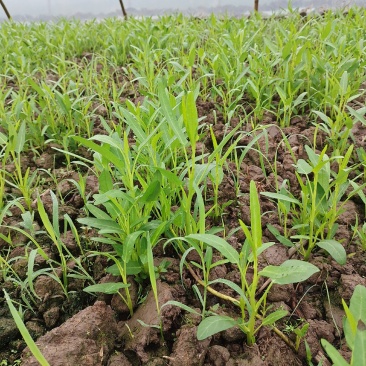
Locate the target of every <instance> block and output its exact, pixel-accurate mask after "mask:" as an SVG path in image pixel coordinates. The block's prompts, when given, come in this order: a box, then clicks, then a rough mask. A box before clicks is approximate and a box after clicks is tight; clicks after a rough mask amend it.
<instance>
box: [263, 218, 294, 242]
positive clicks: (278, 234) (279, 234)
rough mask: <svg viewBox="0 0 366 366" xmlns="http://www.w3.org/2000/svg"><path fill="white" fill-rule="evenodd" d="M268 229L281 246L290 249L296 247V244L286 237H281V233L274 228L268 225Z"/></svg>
mask: <svg viewBox="0 0 366 366" xmlns="http://www.w3.org/2000/svg"><path fill="white" fill-rule="evenodd" d="M267 228H268V230H269V231H270V232H271V233H272V234H273V235H274V237H275V238H276V240H278V241H279V242H280V243H281V244H283V245H285V246H286V247H289V248H291V247H293V246H294V243H293V242H292V241H291V240H290V239H287V238H286V237H285V236H283V235H281V233H280V232H279V231H278V230H277V229H276V228H275V227H274V226H272V225H271V224H267Z"/></svg>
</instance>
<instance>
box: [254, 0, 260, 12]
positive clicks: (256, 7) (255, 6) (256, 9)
mask: <svg viewBox="0 0 366 366" xmlns="http://www.w3.org/2000/svg"><path fill="white" fill-rule="evenodd" d="M258 5H259V0H254V11H258Z"/></svg>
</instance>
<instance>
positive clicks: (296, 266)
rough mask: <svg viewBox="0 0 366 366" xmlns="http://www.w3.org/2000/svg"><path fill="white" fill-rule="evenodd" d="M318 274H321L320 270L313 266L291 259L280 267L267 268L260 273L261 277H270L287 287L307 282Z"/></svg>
mask: <svg viewBox="0 0 366 366" xmlns="http://www.w3.org/2000/svg"><path fill="white" fill-rule="evenodd" d="M316 272H319V268H318V267H316V266H314V265H313V264H311V263H308V262H304V261H299V260H296V259H290V260H287V261H286V262H284V263H282V264H281V265H280V266H267V267H266V268H264V269H263V270H262V271H260V272H259V275H261V276H264V277H269V278H271V279H272V280H273V282H274V283H277V284H279V285H287V284H289V283H296V282H301V281H305V280H307V279H308V278H309V277H310V276H312V275H313V274H314V273H316Z"/></svg>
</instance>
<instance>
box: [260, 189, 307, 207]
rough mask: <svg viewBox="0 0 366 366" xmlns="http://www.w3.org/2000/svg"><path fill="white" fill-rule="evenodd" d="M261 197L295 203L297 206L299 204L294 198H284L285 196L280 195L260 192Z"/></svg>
mask: <svg viewBox="0 0 366 366" xmlns="http://www.w3.org/2000/svg"><path fill="white" fill-rule="evenodd" d="M261 195H262V196H266V197H269V198H274V199H276V200H278V201H286V202H291V203H296V204H297V205H300V204H301V202H300V201H299V200H297V199H296V198H292V197H289V196H286V195H284V194H281V193H272V192H261Z"/></svg>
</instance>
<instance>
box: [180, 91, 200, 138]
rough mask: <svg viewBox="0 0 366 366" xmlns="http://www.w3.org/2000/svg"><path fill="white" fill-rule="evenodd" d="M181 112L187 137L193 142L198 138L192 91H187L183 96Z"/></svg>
mask: <svg viewBox="0 0 366 366" xmlns="http://www.w3.org/2000/svg"><path fill="white" fill-rule="evenodd" d="M182 112H183V122H184V126H185V128H186V131H187V135H188V138H189V140H190V142H191V144H195V143H196V141H197V139H198V115H197V108H196V103H195V100H194V93H193V92H192V91H189V92H188V94H187V95H186V96H183V103H182Z"/></svg>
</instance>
